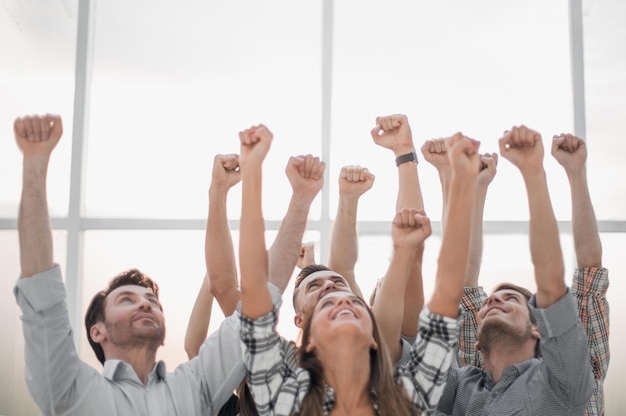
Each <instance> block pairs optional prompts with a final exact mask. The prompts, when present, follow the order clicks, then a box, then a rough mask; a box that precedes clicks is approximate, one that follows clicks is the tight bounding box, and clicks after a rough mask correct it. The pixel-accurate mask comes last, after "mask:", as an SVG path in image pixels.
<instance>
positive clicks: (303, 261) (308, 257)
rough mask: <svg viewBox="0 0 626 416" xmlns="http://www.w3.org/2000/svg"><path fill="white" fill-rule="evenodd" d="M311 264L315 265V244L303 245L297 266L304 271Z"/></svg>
mask: <svg viewBox="0 0 626 416" xmlns="http://www.w3.org/2000/svg"><path fill="white" fill-rule="evenodd" d="M311 264H315V245H314V244H313V243H305V244H302V246H301V247H300V253H299V254H298V262H297V263H296V266H298V268H299V269H304V268H305V267H306V266H310V265H311Z"/></svg>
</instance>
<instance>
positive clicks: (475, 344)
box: [474, 341, 480, 351]
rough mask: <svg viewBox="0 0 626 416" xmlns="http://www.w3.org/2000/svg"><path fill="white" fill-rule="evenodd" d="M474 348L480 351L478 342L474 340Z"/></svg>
mask: <svg viewBox="0 0 626 416" xmlns="http://www.w3.org/2000/svg"><path fill="white" fill-rule="evenodd" d="M474 348H476V350H477V351H480V342H478V341H476V342H475V343H474Z"/></svg>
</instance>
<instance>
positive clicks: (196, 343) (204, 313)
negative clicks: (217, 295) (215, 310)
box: [185, 276, 213, 359]
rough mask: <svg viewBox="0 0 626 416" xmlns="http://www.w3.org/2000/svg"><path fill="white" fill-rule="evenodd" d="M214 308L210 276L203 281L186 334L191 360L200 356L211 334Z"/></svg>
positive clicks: (186, 343) (186, 345) (187, 350)
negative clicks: (204, 343) (199, 353)
mask: <svg viewBox="0 0 626 416" xmlns="http://www.w3.org/2000/svg"><path fill="white" fill-rule="evenodd" d="M212 307H213V295H212V294H211V289H210V284H209V281H208V276H205V277H204V279H203V280H202V286H201V287H200V291H199V292H198V297H197V298H196V302H195V303H194V305H193V309H192V310H191V316H190V317H189V323H188V324H187V332H186V333H185V352H187V357H188V358H189V359H191V358H193V357H195V356H196V355H198V351H199V350H200V346H201V345H202V343H203V342H204V340H205V339H206V337H207V334H208V332H209V324H210V323H211V309H212Z"/></svg>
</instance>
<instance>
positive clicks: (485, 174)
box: [478, 153, 498, 188]
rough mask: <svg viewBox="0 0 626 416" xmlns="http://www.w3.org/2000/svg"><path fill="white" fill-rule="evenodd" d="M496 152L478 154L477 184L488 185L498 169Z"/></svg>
mask: <svg viewBox="0 0 626 416" xmlns="http://www.w3.org/2000/svg"><path fill="white" fill-rule="evenodd" d="M497 167H498V154H497V153H485V154H482V155H480V171H479V172H478V185H479V186H484V187H485V188H486V187H487V186H489V184H490V183H491V181H493V178H494V177H495V176H496V173H497V171H498V169H497Z"/></svg>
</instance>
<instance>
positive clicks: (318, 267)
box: [292, 264, 332, 309]
mask: <svg viewBox="0 0 626 416" xmlns="http://www.w3.org/2000/svg"><path fill="white" fill-rule="evenodd" d="M324 270H326V271H329V272H332V270H331V269H330V268H329V267H327V266H324V265H323V264H309V265H308V266H306V267H303V268H302V270H300V273H298V275H297V276H296V285H295V288H294V289H293V299H292V302H293V307H294V309H296V295H297V294H298V288H299V287H300V284H301V283H302V281H303V280H304V279H306V278H307V276H308V275H310V274H313V273H315V272H321V271H324Z"/></svg>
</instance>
